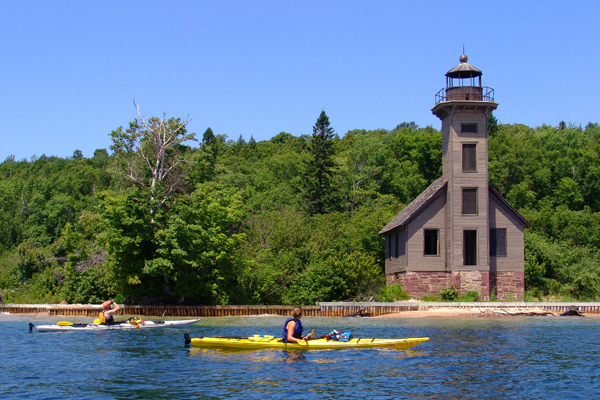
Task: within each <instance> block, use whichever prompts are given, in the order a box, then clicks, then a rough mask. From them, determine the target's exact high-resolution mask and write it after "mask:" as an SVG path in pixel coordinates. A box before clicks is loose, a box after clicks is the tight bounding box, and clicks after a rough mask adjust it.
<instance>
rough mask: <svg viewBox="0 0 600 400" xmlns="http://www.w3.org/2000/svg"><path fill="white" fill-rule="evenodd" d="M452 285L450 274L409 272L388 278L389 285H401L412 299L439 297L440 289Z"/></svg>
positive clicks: (395, 274)
mask: <svg viewBox="0 0 600 400" xmlns="http://www.w3.org/2000/svg"><path fill="white" fill-rule="evenodd" d="M452 283H453V281H452V275H451V274H450V273H449V272H436V271H419V272H416V271H407V272H396V273H393V274H388V275H387V276H386V284H387V285H392V284H400V285H402V287H403V288H404V291H405V292H406V293H407V294H409V295H410V296H411V297H423V296H439V294H440V289H441V288H442V287H450V285H451V284H452ZM455 286H456V284H455Z"/></svg>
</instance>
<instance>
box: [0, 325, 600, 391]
mask: <svg viewBox="0 0 600 400" xmlns="http://www.w3.org/2000/svg"><path fill="white" fill-rule="evenodd" d="M59 320H69V321H72V322H88V321H90V320H91V318H84V317H70V318H68V317H61V318H56V317H53V318H33V319H32V318H31V317H27V316H16V315H1V316H0V333H1V336H0V379H1V384H0V398H7V399H10V398H25V399H112V398H115V399H222V398H232V399H234V398H240V399H265V398H267V399H281V398H288V399H311V398H315V399H320V398H336V399H338V398H339V399H399V398H407V399H415V398H416V399H420V398H448V399H450V398H457V399H458V398H461V399H463V398H467V399H482V398H489V399H494V398H498V399H500V398H503V399H504V398H520V399H521V398H525V399H564V398H582V399H583V398H599V397H600V367H599V365H600V319H596V318H577V317H555V318H551V317H541V318H540V317H523V318H515V317H510V319H509V318H505V319H486V318H472V319H464V318H461V319H446V318H444V319H442V318H410V319H409V318H310V317H305V318H303V319H302V321H303V324H304V326H305V328H306V329H312V328H313V327H314V328H315V329H316V334H317V335H321V334H325V333H327V332H329V331H330V330H332V329H338V330H340V329H342V330H350V331H352V333H353V334H354V336H355V337H376V338H386V337H396V338H403V337H423V336H428V337H429V338H430V340H429V341H428V342H425V343H422V344H420V345H417V346H415V347H413V348H411V349H408V350H391V349H378V350H374V349H347V350H328V351H307V352H295V351H289V352H287V351H284V350H271V349H263V350H256V351H232V350H229V351H223V350H212V349H211V350H206V349H199V348H186V347H185V346H184V339H183V334H184V333H185V332H188V333H189V334H190V335H191V336H192V337H200V336H246V335H247V336H250V335H252V334H275V335H280V334H281V333H280V331H281V325H282V324H283V321H284V318H283V317H272V316H263V317H220V318H203V319H202V320H201V321H200V322H199V323H198V324H197V325H195V326H193V327H191V328H186V329H170V328H166V329H162V330H160V329H159V330H154V331H149V330H147V331H105V332H75V333H65V332H60V333H35V332H34V333H33V334H30V333H29V327H28V323H29V322H30V321H31V322H34V323H35V324H43V323H56V322H57V321H59Z"/></svg>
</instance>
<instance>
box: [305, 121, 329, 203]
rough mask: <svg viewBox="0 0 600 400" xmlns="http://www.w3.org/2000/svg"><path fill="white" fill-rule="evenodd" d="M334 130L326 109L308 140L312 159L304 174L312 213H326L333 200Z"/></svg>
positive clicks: (306, 195)
mask: <svg viewBox="0 0 600 400" xmlns="http://www.w3.org/2000/svg"><path fill="white" fill-rule="evenodd" d="M334 134H335V132H334V130H333V128H331V127H330V126H329V117H327V114H325V111H321V115H319V118H318V119H317V122H316V124H315V125H314V126H313V134H312V136H311V137H310V139H309V141H308V152H309V154H310V156H311V157H310V159H309V161H308V162H307V163H306V174H305V176H304V186H305V190H306V192H305V200H306V202H307V208H308V211H309V212H310V213H311V214H324V213H325V211H326V210H327V209H328V208H330V207H331V202H332V200H333V197H334V196H333V193H332V182H333V173H334V167H335V161H334V155H335V154H334V149H333V140H332V139H333V137H334Z"/></svg>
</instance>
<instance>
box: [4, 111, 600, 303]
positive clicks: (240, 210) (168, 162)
mask: <svg viewBox="0 0 600 400" xmlns="http://www.w3.org/2000/svg"><path fill="white" fill-rule="evenodd" d="M488 122H489V124H488V125H489V176H490V184H491V185H492V186H493V187H494V188H496V189H497V190H498V191H499V192H500V193H501V194H502V195H503V196H504V197H505V198H506V199H507V200H508V201H509V202H510V203H511V204H512V205H514V206H515V207H516V208H517V209H518V210H519V212H521V213H522V214H523V216H525V218H527V219H528V220H529V221H530V222H531V223H532V227H531V228H529V229H527V230H526V233H525V245H526V250H525V274H526V293H525V298H526V300H534V299H539V300H544V299H550V298H554V299H578V300H597V299H598V298H600V257H599V256H600V157H599V152H600V127H599V126H598V124H597V123H589V124H587V125H586V126H585V127H584V128H582V127H581V126H575V125H572V124H565V123H564V122H561V123H560V124H559V125H558V126H556V127H553V126H547V125H543V126H540V127H536V128H530V127H527V126H524V125H519V124H499V123H498V121H497V120H496V118H495V117H494V116H492V115H490V116H489V118H488ZM108 134H109V135H110V138H111V140H112V146H111V147H110V149H98V150H96V151H95V152H94V154H93V156H92V157H90V158H86V157H84V156H83V154H82V153H81V151H79V150H76V151H75V152H74V153H73V156H72V157H70V158H66V159H65V158H58V157H53V156H46V155H41V156H39V157H37V156H33V157H31V159H30V160H25V159H23V160H16V159H15V158H14V157H12V156H11V157H8V158H7V159H6V160H4V161H3V162H2V163H1V164H0V297H1V300H2V301H3V302H5V303H37V302H61V301H67V302H69V303H88V302H90V303H98V302H100V301H103V300H105V299H107V298H114V299H115V300H116V301H118V302H128V303H158V302H163V303H183V304H193V303H196V304H198V303H201V304H314V303H315V302H317V301H340V300H364V299H369V298H370V297H371V296H374V297H375V298H376V299H378V300H383V301H385V300H390V299H389V297H390V289H389V288H385V278H384V243H383V238H382V237H379V236H378V232H379V230H380V229H381V228H382V227H383V226H385V224H386V223H388V222H389V221H390V220H391V219H392V218H393V217H394V216H395V215H396V214H397V213H398V212H399V211H401V210H402V209H403V208H404V207H405V206H406V205H407V204H408V203H409V202H410V201H411V200H413V199H414V198H415V197H416V196H417V195H418V194H419V193H421V191H423V190H424V189H425V188H426V187H427V186H428V185H429V184H430V183H431V182H432V181H434V180H435V179H436V178H438V177H439V176H441V173H442V170H441V168H442V167H441V134H440V132H439V131H438V130H436V129H434V128H432V127H431V126H428V127H424V128H421V127H418V126H417V125H416V124H415V123H406V122H405V123H401V124H399V125H398V126H396V127H395V128H393V129H391V130H387V129H378V130H373V131H366V130H353V131H349V132H346V133H345V134H344V135H343V136H341V135H339V134H337V133H336V132H335V131H334V129H333V127H332V126H331V124H330V122H329V118H328V116H327V115H326V114H325V112H322V113H321V114H320V115H319V116H318V118H317V120H316V122H315V125H314V127H313V132H312V133H310V132H307V134H306V135H301V136H293V135H292V134H289V133H286V132H281V133H279V134H278V135H276V136H274V137H273V138H272V139H270V140H266V141H258V142H257V141H256V140H254V138H253V137H250V138H249V140H245V139H244V138H243V136H242V135H240V137H239V138H238V139H237V140H230V139H228V138H227V137H226V136H225V135H223V134H219V133H214V132H213V131H212V130H211V129H210V128H208V129H207V130H206V131H205V132H204V133H203V134H202V135H201V136H200V135H198V136H197V135H196V134H194V133H191V132H188V129H187V121H183V120H181V119H174V118H170V119H166V117H163V118H146V117H144V116H142V115H141V114H140V113H139V112H138V117H137V118H136V119H135V120H134V121H133V122H131V123H129V125H128V126H126V127H125V128H123V127H119V128H117V129H115V130H114V131H113V132H110V133H108Z"/></svg>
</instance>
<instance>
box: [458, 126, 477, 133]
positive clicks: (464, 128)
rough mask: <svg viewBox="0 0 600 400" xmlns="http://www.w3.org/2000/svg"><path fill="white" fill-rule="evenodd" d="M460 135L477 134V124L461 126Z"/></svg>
mask: <svg viewBox="0 0 600 400" xmlns="http://www.w3.org/2000/svg"><path fill="white" fill-rule="evenodd" d="M461 132H462V133H477V124H461Z"/></svg>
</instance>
